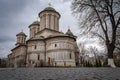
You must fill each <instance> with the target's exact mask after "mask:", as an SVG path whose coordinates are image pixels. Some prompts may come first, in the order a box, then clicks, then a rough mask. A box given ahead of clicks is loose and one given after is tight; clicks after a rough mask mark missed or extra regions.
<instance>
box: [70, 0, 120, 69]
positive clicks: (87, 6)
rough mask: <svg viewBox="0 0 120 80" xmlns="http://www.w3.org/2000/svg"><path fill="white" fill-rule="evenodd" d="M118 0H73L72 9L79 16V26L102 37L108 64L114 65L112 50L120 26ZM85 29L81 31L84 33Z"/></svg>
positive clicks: (119, 1) (119, 3) (119, 0)
mask: <svg viewBox="0 0 120 80" xmlns="http://www.w3.org/2000/svg"><path fill="white" fill-rule="evenodd" d="M119 5H120V0H73V2H72V6H71V8H72V11H73V14H74V15H77V17H79V23H80V26H81V28H84V29H85V31H87V32H90V31H91V32H94V33H95V35H97V36H99V37H100V38H102V39H103V41H104V43H105V45H106V48H107V55H108V65H109V66H111V67H116V66H115V65H114V62H113V52H114V50H115V44H116V41H117V40H116V39H117V34H116V33H117V30H118V28H120V7H119ZM85 31H83V32H84V33H85Z"/></svg>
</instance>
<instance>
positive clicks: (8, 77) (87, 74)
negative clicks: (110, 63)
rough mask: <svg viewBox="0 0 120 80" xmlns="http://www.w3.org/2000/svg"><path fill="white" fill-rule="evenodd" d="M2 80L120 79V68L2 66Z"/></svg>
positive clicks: (0, 76) (0, 73) (0, 79)
mask: <svg viewBox="0 0 120 80" xmlns="http://www.w3.org/2000/svg"><path fill="white" fill-rule="evenodd" d="M0 80H120V68H6V69H5V68H0Z"/></svg>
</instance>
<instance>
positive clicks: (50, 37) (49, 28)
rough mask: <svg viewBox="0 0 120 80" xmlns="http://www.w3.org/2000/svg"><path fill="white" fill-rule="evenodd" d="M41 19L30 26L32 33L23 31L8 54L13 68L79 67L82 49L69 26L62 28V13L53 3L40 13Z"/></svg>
mask: <svg viewBox="0 0 120 80" xmlns="http://www.w3.org/2000/svg"><path fill="white" fill-rule="evenodd" d="M38 16H39V18H40V21H35V22H33V23H32V24H31V25H30V26H29V31H30V34H29V35H30V36H29V39H28V40H26V37H27V36H26V34H25V33H24V32H23V31H22V32H20V33H19V34H17V35H16V36H17V43H16V44H15V45H16V46H15V48H13V49H12V50H11V51H12V53H10V54H9V55H8V60H9V66H10V67H25V66H26V67H40V66H76V64H77V63H78V59H77V58H78V54H79V49H78V47H77V43H76V36H74V35H73V33H72V32H71V30H70V28H69V29H68V30H67V32H66V33H63V32H61V31H59V19H60V17H61V15H60V14H59V12H57V11H56V10H55V9H54V8H52V7H51V6H50V5H49V6H48V7H46V8H45V9H44V10H43V11H41V12H40V13H39V14H38Z"/></svg>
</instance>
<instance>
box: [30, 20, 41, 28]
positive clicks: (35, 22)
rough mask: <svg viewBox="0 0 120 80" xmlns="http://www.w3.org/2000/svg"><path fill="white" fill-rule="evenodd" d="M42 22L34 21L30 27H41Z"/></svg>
mask: <svg viewBox="0 0 120 80" xmlns="http://www.w3.org/2000/svg"><path fill="white" fill-rule="evenodd" d="M39 24H40V22H39V21H34V22H33V23H32V24H31V25H29V27H31V26H33V25H39Z"/></svg>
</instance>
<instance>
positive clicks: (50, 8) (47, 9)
mask: <svg viewBox="0 0 120 80" xmlns="http://www.w3.org/2000/svg"><path fill="white" fill-rule="evenodd" d="M44 11H56V10H55V9H54V8H52V7H50V6H49V7H46V8H45V9H44Z"/></svg>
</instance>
